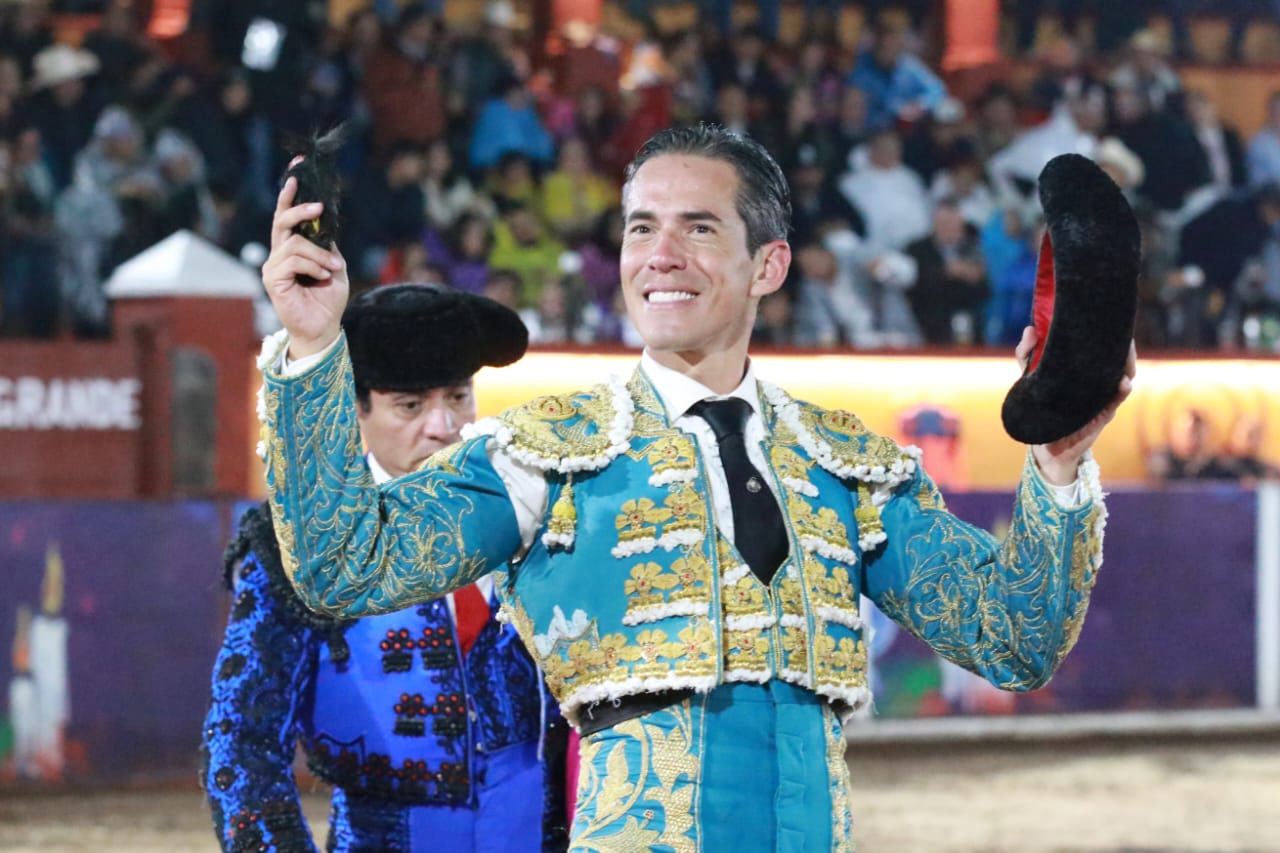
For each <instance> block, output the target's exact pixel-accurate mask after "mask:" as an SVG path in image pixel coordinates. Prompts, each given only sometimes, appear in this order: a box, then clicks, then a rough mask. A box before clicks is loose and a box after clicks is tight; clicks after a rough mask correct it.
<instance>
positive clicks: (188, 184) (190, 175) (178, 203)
mask: <svg viewBox="0 0 1280 853" xmlns="http://www.w3.org/2000/svg"><path fill="white" fill-rule="evenodd" d="M153 157H154V158H155V163H156V167H157V168H158V169H159V171H160V178H161V180H162V181H163V182H164V191H165V198H164V201H163V202H162V206H161V207H160V208H159V209H158V210H157V211H156V212H155V221H156V224H157V226H158V227H157V228H156V230H155V232H154V237H153V239H152V240H151V241H150V242H151V243H155V242H158V241H160V240H163V239H164V238H165V237H167V236H169V235H170V234H172V233H173V232H174V231H177V230H179V229H182V228H186V229H188V230H190V231H193V232H195V233H196V234H199V235H200V236H202V237H204V238H205V239H207V240H209V241H211V242H214V243H217V242H218V241H219V239H220V237H221V235H220V234H219V233H218V217H217V213H216V211H215V210H214V205H213V196H212V195H211V194H210V192H209V186H208V183H207V182H206V180H205V167H204V158H203V157H201V156H200V149H199V148H197V147H196V146H195V144H194V143H192V141H191V140H190V139H188V138H187V137H186V136H184V135H183V134H181V133H179V132H178V131H176V130H173V129H171V128H165V129H164V130H162V131H160V133H159V134H158V135H157V136H156V142H155V145H154V146H153ZM148 245H150V244H148ZM145 248H146V246H143V247H142V248H141V249H139V251H141V250H142V249H145ZM132 254H136V252H135V253H132ZM132 254H131V255H127V256H126V257H132Z"/></svg>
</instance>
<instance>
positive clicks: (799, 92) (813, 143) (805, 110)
mask: <svg viewBox="0 0 1280 853" xmlns="http://www.w3.org/2000/svg"><path fill="white" fill-rule="evenodd" d="M776 145H777V147H776V148H775V149H774V150H775V151H777V152H778V153H779V155H780V157H781V158H782V159H783V160H785V159H787V158H788V155H790V153H791V152H794V151H797V150H799V149H800V148H801V147H802V146H803V147H805V148H808V149H811V150H812V151H813V152H814V153H815V155H816V156H817V159H818V165H819V166H820V167H821V168H822V169H823V171H825V172H828V173H830V172H832V171H833V170H835V169H836V168H839V166H843V164H844V161H842V160H840V159H839V153H840V152H839V149H838V146H837V143H836V139H835V136H834V135H833V134H832V132H831V129H830V126H829V125H828V124H827V123H825V122H822V121H820V120H819V117H818V102H817V97H816V96H815V95H814V93H813V90H812V89H810V88H808V87H805V86H797V87H796V88H794V89H792V91H791V99H790V100H789V101H788V102H787V117H786V122H785V124H784V125H783V127H782V130H781V136H780V138H779V139H778V140H777V142H776Z"/></svg>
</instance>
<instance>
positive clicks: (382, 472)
mask: <svg viewBox="0 0 1280 853" xmlns="http://www.w3.org/2000/svg"><path fill="white" fill-rule="evenodd" d="M364 458H365V459H367V460H368V461H369V473H370V474H372V475H373V482H374V483H376V484H378V485H379V486H381V485H382V484H383V483H385V482H387V480H390V479H391V475H390V474H388V473H387V469H386V468H383V467H382V466H381V465H379V464H378V460H377V459H374V458H373V454H372V453H366V454H365V455H364Z"/></svg>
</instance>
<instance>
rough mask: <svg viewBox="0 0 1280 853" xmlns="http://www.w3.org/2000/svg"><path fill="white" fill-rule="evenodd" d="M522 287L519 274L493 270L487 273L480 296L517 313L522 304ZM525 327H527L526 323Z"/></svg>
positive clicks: (510, 271)
mask: <svg viewBox="0 0 1280 853" xmlns="http://www.w3.org/2000/svg"><path fill="white" fill-rule="evenodd" d="M523 287H524V285H523V283H522V281H521V279H520V276H519V274H517V273H515V272H513V271H512V270H500V269H495V270H491V271H490V272H489V278H488V279H486V280H485V283H484V291H483V292H482V294H481V295H482V296H484V297H486V298H488V299H492V300H493V301H494V302H497V303H498V304H499V305H501V306H503V307H505V308H510V309H511V310H512V311H515V312H517V313H519V312H520V306H521V304H522V303H523V302H524V294H523V292H522V290H523ZM525 325H526V327H527V326H528V323H526V324H525Z"/></svg>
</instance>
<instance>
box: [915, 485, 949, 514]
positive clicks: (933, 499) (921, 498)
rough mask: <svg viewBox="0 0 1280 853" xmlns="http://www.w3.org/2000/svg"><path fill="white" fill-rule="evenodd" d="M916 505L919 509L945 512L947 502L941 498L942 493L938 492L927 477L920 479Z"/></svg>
mask: <svg viewBox="0 0 1280 853" xmlns="http://www.w3.org/2000/svg"><path fill="white" fill-rule="evenodd" d="M916 503H918V504H920V509H922V510H925V511H926V512H928V511H934V510H936V511H938V512H946V511H947V502H946V501H945V500H943V498H942V492H940V491H938V487H937V486H935V485H934V484H933V481H932V480H930V479H929V478H928V477H921V478H920V490H919V491H917V492H916Z"/></svg>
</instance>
